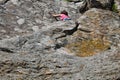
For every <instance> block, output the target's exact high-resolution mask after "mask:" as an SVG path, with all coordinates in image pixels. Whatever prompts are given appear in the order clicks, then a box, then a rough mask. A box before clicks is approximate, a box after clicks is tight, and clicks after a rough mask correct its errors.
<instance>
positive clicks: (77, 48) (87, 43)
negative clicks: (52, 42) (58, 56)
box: [66, 39, 110, 57]
mask: <svg viewBox="0 0 120 80" xmlns="http://www.w3.org/2000/svg"><path fill="white" fill-rule="evenodd" d="M109 46H110V43H109V41H107V40H106V41H105V40H104V41H103V40H102V39H94V40H83V41H80V42H74V43H71V44H68V45H66V48H68V49H70V51H71V52H73V53H75V54H76V55H77V56H80V57H86V56H92V55H94V54H96V53H98V52H101V51H104V50H106V49H108V48H109Z"/></svg>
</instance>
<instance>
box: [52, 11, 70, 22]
mask: <svg viewBox="0 0 120 80" xmlns="http://www.w3.org/2000/svg"><path fill="white" fill-rule="evenodd" d="M52 16H53V17H59V18H60V20H62V21H66V20H71V19H70V17H69V16H68V12H67V11H66V10H63V11H61V13H60V14H52Z"/></svg>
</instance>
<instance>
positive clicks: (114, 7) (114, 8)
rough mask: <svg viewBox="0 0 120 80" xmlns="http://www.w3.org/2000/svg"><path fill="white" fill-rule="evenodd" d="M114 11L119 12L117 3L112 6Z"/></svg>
mask: <svg viewBox="0 0 120 80" xmlns="http://www.w3.org/2000/svg"><path fill="white" fill-rule="evenodd" d="M112 11H114V12H118V9H117V5H116V4H113V6H112Z"/></svg>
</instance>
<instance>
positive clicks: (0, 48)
mask: <svg viewBox="0 0 120 80" xmlns="http://www.w3.org/2000/svg"><path fill="white" fill-rule="evenodd" d="M0 51H3V52H8V53H14V52H13V51H12V50H10V49H8V48H2V47H0Z"/></svg>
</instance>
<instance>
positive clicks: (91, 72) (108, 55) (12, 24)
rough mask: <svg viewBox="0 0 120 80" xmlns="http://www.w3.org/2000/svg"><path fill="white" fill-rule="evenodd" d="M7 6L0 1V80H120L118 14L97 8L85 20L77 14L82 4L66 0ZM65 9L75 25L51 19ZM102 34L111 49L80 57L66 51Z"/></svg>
mask: <svg viewBox="0 0 120 80" xmlns="http://www.w3.org/2000/svg"><path fill="white" fill-rule="evenodd" d="M4 1H5V0H0V80H117V79H118V78H120V23H119V22H120V17H119V15H118V14H117V13H114V12H111V11H107V10H101V9H95V8H94V9H91V10H88V11H87V12H86V13H84V14H83V15H82V14H80V13H78V12H77V7H78V6H79V5H78V4H74V3H73V2H66V1H64V0H8V1H7V0H6V1H5V2H4ZM63 9H65V10H67V11H68V12H69V15H70V17H71V18H72V20H69V21H56V20H55V19H54V18H52V17H51V16H50V15H49V12H51V11H52V12H55V13H59V12H60V11H61V10H63ZM76 21H77V22H78V23H79V26H78V25H76V24H75V22H76ZM93 33H94V35H92V34H93ZM99 34H103V36H105V37H107V39H108V41H109V42H110V46H109V49H106V50H104V51H101V52H97V53H96V54H94V55H92V56H85V57H80V56H77V55H76V53H74V52H71V51H70V49H67V48H66V45H68V44H71V43H74V42H77V41H82V40H83V41H84V40H88V39H94V38H96V37H97V38H99V37H101V35H99ZM73 47H74V46H73ZM88 47H90V46H88ZM74 48H75V47H74Z"/></svg>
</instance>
